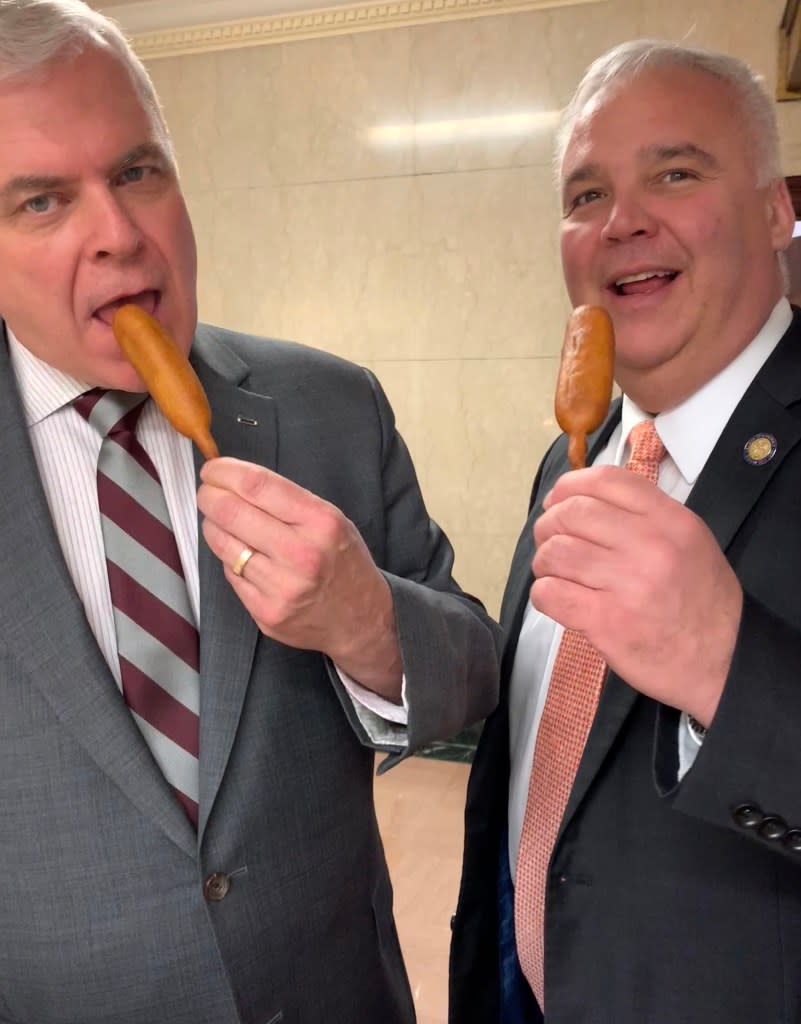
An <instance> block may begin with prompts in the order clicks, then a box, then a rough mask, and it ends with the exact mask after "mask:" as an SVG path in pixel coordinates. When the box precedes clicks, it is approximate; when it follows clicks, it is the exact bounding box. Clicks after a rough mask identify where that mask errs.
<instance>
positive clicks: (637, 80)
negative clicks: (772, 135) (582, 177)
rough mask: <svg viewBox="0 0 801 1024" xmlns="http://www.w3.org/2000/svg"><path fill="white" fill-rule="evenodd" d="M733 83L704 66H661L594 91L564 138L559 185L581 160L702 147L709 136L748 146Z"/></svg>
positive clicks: (638, 71) (633, 73) (629, 74)
mask: <svg viewBox="0 0 801 1024" xmlns="http://www.w3.org/2000/svg"><path fill="white" fill-rule="evenodd" d="M741 106H742V105H741V101H740V98H739V97H738V95H737V93H736V92H735V90H734V89H733V88H732V87H731V85H730V84H729V83H727V82H725V81H723V80H722V79H720V78H717V77H716V76H713V75H710V74H708V73H706V72H704V71H701V70H698V69H694V68H686V67H677V66H675V65H674V66H665V65H657V66H654V67H649V66H646V67H644V68H640V69H635V70H631V71H628V72H625V73H622V74H620V75H618V76H617V77H616V78H614V79H612V80H611V81H610V82H608V83H605V84H604V85H603V86H602V87H601V88H600V89H599V90H597V91H596V92H593V93H590V94H589V95H588V96H587V97H586V99H585V100H584V101H583V102H580V105H579V107H578V110H577V111H576V112H575V113H574V114H573V118H572V124H571V125H570V127H569V132H568V134H567V136H566V138H565V137H563V149H562V153H561V162H560V165H559V169H558V179H559V183H560V185H561V184H563V183H564V180H565V177H566V176H567V175H569V174H571V173H572V172H573V171H574V170H575V168H576V166H577V164H580V163H583V162H593V161H595V160H596V159H597V158H599V157H600V155H603V157H604V159H606V158H612V157H617V156H618V155H620V154H621V153H622V152H623V150H624V148H625V151H626V152H635V153H636V152H638V151H639V152H642V153H646V152H648V151H655V150H656V149H657V148H660V147H666V146H667V147H670V146H685V147H686V146H688V145H692V144H695V145H697V146H702V145H703V144H704V143H705V141H706V140H707V138H708V137H709V136H710V135H714V136H715V137H716V138H721V137H723V136H728V137H729V138H730V139H731V142H732V144H733V145H734V144H737V145H740V144H742V145H743V156H744V159H750V158H749V155H748V152H747V150H749V149H751V148H752V147H751V146H750V143H751V141H752V137H751V132H750V131H749V129H748V126H747V124H746V122H747V118H746V117H745V116H744V114H743V111H742V109H741Z"/></svg>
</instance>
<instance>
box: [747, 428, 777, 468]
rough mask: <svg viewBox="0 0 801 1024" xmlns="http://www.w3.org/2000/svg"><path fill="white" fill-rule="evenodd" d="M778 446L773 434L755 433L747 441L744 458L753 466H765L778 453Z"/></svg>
mask: <svg viewBox="0 0 801 1024" xmlns="http://www.w3.org/2000/svg"><path fill="white" fill-rule="evenodd" d="M776 447H777V445H776V438H775V437H774V436H773V434H754V436H753V437H751V438H749V439H748V440H747V441H746V442H745V447H744V448H743V458H744V459H745V461H746V462H747V463H748V464H749V465H751V466H764V465H765V463H766V462H770V460H771V459H772V458H773V456H774V455H775V454H776Z"/></svg>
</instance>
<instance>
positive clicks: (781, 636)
mask: <svg viewBox="0 0 801 1024" xmlns="http://www.w3.org/2000/svg"><path fill="white" fill-rule="evenodd" d="M800 696H801V632H799V630H798V629H797V628H795V627H794V626H793V625H791V624H790V623H788V622H787V621H785V620H784V619H782V618H781V617H779V616H778V615H776V614H775V613H774V612H773V611H771V610H770V609H769V608H767V607H766V606H765V605H764V604H763V603H761V602H760V601H759V600H757V599H756V598H755V597H754V596H753V595H751V594H749V593H747V592H746V593H745V595H744V604H743V614H742V618H741V622H740V629H739V633H738V638H737V644H736V647H735V651H734V656H733V658H732V664H731V667H730V669H729V675H728V678H727V681H726V686H725V688H724V691H723V696H722V698H721V701H720V704H719V706H718V710H717V713H716V714H715V718H714V720H713V722H712V724H711V725H710V728H709V730H708V732H707V735H706V738H705V740H704V743H703V746H702V747H701V749H700V750H699V752H698V756H697V758H696V760H695V764H694V765H693V767H692V768H691V769H690V770H689V772H688V773H687V775H686V776H685V777H684V779H683V781H682V782H681V783H680V784H679V785H678V786H677V787H676V788H675V791H674V792H673V793H669V792H665V793H664V795H667V796H668V797H671V798H672V799H673V800H674V805H673V806H674V810H676V811H678V812H680V813H685V814H690V815H692V816H694V817H697V818H700V819H702V820H704V821H706V822H708V823H710V824H714V825H718V826H720V827H722V828H726V829H729V830H733V831H735V832H737V833H739V834H740V835H742V836H743V838H744V839H746V840H747V841H751V842H756V843H758V844H760V845H761V846H763V847H767V848H769V849H772V850H774V851H775V852H776V853H777V854H779V855H782V856H785V857H790V858H792V859H793V860H794V861H795V862H796V863H797V864H798V865H799V867H801V787H799V785H798V780H799V777H800V776H801V700H799V697H800ZM673 724H674V723H673V716H672V714H670V713H666V714H663V715H661V721H660V725H659V728H658V736H657V777H658V774H659V748H660V746H661V745H663V744H664V743H666V741H667V737H668V735H669V730H670V729H671V728H672V725H673ZM673 742H674V744H675V733H674V734H673Z"/></svg>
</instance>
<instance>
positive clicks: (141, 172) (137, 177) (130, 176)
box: [120, 167, 145, 185]
mask: <svg viewBox="0 0 801 1024" xmlns="http://www.w3.org/2000/svg"><path fill="white" fill-rule="evenodd" d="M144 177H145V168H144V167H126V169H125V170H124V171H123V172H122V174H120V181H122V182H123V183H125V184H127V185H133V184H135V183H136V182H138V181H142V180H143V179H144Z"/></svg>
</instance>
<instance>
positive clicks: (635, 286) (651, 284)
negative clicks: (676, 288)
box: [609, 270, 679, 295]
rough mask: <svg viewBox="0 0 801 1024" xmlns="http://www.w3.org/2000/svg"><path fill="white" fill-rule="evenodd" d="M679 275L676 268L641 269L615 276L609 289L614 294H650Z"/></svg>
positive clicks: (659, 289) (666, 285) (665, 285)
mask: <svg viewBox="0 0 801 1024" xmlns="http://www.w3.org/2000/svg"><path fill="white" fill-rule="evenodd" d="M678 276H679V271H678V270H643V271H642V272H641V273H638V274H625V275H623V276H622V277H618V278H615V280H614V281H612V282H611V283H610V284H609V289H610V290H611V291H613V292H614V293H615V295H652V294H653V293H654V292H658V291H661V290H662V289H663V288H667V287H668V285H670V284H671V283H672V282H673V281H675V280H676V278H677V277H678Z"/></svg>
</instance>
